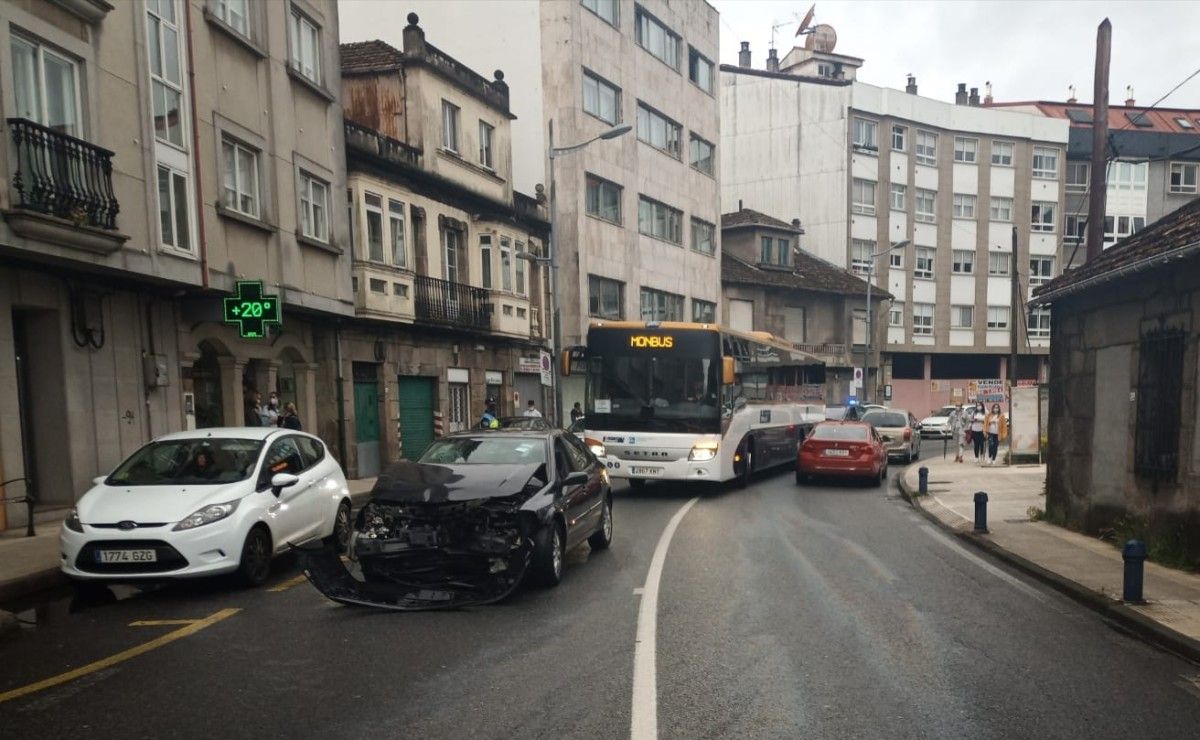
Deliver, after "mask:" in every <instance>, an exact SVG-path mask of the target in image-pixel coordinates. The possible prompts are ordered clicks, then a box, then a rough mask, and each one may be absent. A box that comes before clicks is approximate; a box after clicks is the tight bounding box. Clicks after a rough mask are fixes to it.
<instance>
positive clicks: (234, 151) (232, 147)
mask: <svg viewBox="0 0 1200 740" xmlns="http://www.w3.org/2000/svg"><path fill="white" fill-rule="evenodd" d="M221 156H222V162H223V171H222V172H221V179H222V181H223V182H222V195H223V198H222V204H223V205H224V206H225V207H226V208H228V209H229V210H231V211H237V212H238V213H242V214H245V215H247V216H250V217H252V218H258V217H259V207H258V204H259V197H258V150H257V149H252V148H251V147H248V146H246V145H245V144H243V143H241V142H240V141H235V140H234V139H230V138H228V137H222V139H221Z"/></svg>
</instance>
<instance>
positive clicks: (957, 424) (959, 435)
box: [950, 403, 967, 463]
mask: <svg viewBox="0 0 1200 740" xmlns="http://www.w3.org/2000/svg"><path fill="white" fill-rule="evenodd" d="M966 427H967V423H966V412H964V411H963V407H962V404H961V403H960V404H959V405H958V408H957V409H955V410H954V411H952V412H951V413H950V435H951V438H952V439H953V440H954V445H955V449H956V450H957V452H955V453H954V462H956V463H960V462H962V461H963V452H964V451H965V450H966V449H967V435H966Z"/></svg>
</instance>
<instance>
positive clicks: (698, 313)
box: [692, 298, 717, 324]
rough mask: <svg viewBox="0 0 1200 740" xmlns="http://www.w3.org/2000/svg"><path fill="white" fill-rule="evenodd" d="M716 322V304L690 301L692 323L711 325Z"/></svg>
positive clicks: (695, 300)
mask: <svg viewBox="0 0 1200 740" xmlns="http://www.w3.org/2000/svg"><path fill="white" fill-rule="evenodd" d="M716 320H717V304H715V303H713V302H712V301H702V300H700V299H699V298H693V299H692V321H693V322H694V323H697V324H711V323H713V322H715V321H716Z"/></svg>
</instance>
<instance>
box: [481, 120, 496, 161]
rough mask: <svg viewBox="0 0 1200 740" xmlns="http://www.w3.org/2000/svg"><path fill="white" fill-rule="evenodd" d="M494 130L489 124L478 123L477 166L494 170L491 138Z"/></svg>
mask: <svg viewBox="0 0 1200 740" xmlns="http://www.w3.org/2000/svg"><path fill="white" fill-rule="evenodd" d="M495 133H496V128H495V127H494V126H492V125H491V124H488V123H484V122H483V121H480V122H479V164H481V165H483V166H484V167H486V168H488V169H489V170H490V169H494V168H495V164H494V163H493V161H492V137H493V135H494V134H495Z"/></svg>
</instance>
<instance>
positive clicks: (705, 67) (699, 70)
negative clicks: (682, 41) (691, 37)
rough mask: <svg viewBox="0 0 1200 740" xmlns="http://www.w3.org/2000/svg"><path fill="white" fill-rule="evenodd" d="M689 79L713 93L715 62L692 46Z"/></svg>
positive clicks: (689, 54)
mask: <svg viewBox="0 0 1200 740" xmlns="http://www.w3.org/2000/svg"><path fill="white" fill-rule="evenodd" d="M688 79H689V80H691V81H692V83H693V84H695V85H696V87H698V88H700V89H701V90H703V91H704V92H706V93H708V94H709V95H712V91H713V63H712V62H710V61H709V60H708V59H707V58H706V57H705V56H704V55H703V54H701V53H700V52H698V51H696V49H695V47H692V46H689V47H688Z"/></svg>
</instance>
